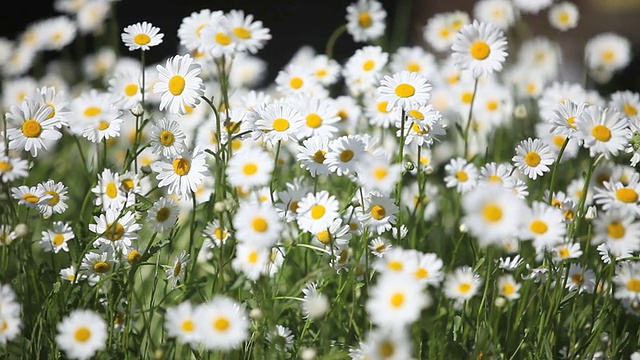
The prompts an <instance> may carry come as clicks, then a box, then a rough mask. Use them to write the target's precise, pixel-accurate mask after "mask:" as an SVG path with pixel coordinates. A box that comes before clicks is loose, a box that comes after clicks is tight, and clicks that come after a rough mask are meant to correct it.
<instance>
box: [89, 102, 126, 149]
mask: <svg viewBox="0 0 640 360" xmlns="http://www.w3.org/2000/svg"><path fill="white" fill-rule="evenodd" d="M121 116H122V112H120V111H119V110H116V108H115V107H113V106H112V107H111V111H108V112H102V113H100V114H99V115H96V116H93V117H92V119H91V121H89V122H87V123H85V124H84V128H83V129H82V130H81V134H82V137H84V138H86V139H87V140H89V141H91V142H93V143H99V142H102V141H103V140H108V139H111V138H117V137H119V136H120V128H121V125H122V123H123V122H124V120H123V119H122V118H121Z"/></svg>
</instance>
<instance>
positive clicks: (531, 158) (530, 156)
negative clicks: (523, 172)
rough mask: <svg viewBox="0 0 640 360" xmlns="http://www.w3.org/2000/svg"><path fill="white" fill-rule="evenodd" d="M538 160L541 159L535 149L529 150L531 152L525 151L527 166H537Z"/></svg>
mask: <svg viewBox="0 0 640 360" xmlns="http://www.w3.org/2000/svg"><path fill="white" fill-rule="evenodd" d="M540 160H542V159H541V158H540V155H538V153H537V152H535V151H531V152H529V153H527V155H525V156H524V162H525V164H527V165H528V166H531V167H536V166H538V165H539V164H540Z"/></svg>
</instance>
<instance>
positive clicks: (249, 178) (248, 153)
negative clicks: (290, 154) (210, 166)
mask: <svg viewBox="0 0 640 360" xmlns="http://www.w3.org/2000/svg"><path fill="white" fill-rule="evenodd" d="M274 166H275V165H274V161H273V158H272V157H271V155H269V153H268V152H267V151H266V150H264V148H262V147H258V146H256V147H249V148H247V149H243V150H240V151H238V152H236V153H234V154H233V156H231V158H230V159H229V163H228V166H227V169H226V173H227V177H228V180H229V183H230V184H231V185H232V186H235V187H240V188H242V189H252V188H257V187H260V186H265V185H268V184H269V181H270V180H271V173H272V172H273V169H274Z"/></svg>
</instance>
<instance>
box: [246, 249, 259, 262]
mask: <svg viewBox="0 0 640 360" xmlns="http://www.w3.org/2000/svg"><path fill="white" fill-rule="evenodd" d="M247 260H248V261H249V262H250V263H251V264H255V263H257V262H258V252H256V251H252V252H250V253H249V256H248V257H247Z"/></svg>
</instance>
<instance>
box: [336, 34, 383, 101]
mask: <svg viewBox="0 0 640 360" xmlns="http://www.w3.org/2000/svg"><path fill="white" fill-rule="evenodd" d="M388 61H389V54H388V53H387V52H384V51H383V50H382V47H380V46H374V45H368V46H364V47H362V48H360V49H358V50H356V51H355V53H354V54H353V55H352V56H351V57H349V59H347V61H346V63H345V65H344V67H343V68H342V76H343V78H344V80H345V83H346V84H347V87H348V89H349V91H350V93H351V94H352V95H360V94H366V93H368V92H369V91H372V90H375V89H374V87H375V86H376V85H377V84H379V82H380V80H379V77H380V75H381V72H382V70H383V68H384V67H385V65H386V64H387V62H388Z"/></svg>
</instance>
